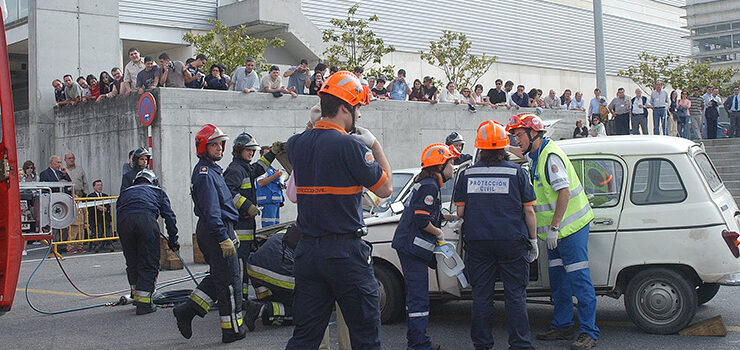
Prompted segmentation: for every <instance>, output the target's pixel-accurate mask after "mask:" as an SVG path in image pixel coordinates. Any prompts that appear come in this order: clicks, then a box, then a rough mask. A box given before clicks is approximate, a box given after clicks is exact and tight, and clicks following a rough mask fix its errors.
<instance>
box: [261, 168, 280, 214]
mask: <svg viewBox="0 0 740 350" xmlns="http://www.w3.org/2000/svg"><path fill="white" fill-rule="evenodd" d="M273 174H275V168H273V167H269V168H267V172H265V173H264V174H263V175H262V176H265V177H269V176H272V175H273ZM262 176H260V177H262ZM284 201H285V199H283V182H282V181H281V180H280V177H277V178H275V180H272V182H270V183H268V184H267V185H265V186H260V185H259V184H257V204H259V205H263V204H279V203H282V202H284Z"/></svg>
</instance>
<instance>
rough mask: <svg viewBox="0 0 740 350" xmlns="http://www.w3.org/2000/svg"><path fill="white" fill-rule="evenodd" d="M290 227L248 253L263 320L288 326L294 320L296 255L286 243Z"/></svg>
mask: <svg viewBox="0 0 740 350" xmlns="http://www.w3.org/2000/svg"><path fill="white" fill-rule="evenodd" d="M286 231H287V230H281V231H278V233H276V234H274V235H272V236H270V238H268V239H267V241H266V242H265V243H264V244H262V246H260V248H259V249H257V251H256V252H254V253H253V254H251V255H250V256H249V265H248V266H247V272H248V273H249V279H250V280H251V282H252V286H253V287H254V291H255V293H256V294H257V299H258V300H259V301H260V302H261V303H262V304H263V305H264V309H263V311H262V323H263V324H265V325H274V326H287V325H291V324H292V323H293V313H292V311H291V310H292V308H293V290H294V289H295V278H294V277H293V261H294V259H293V256H294V254H295V249H294V248H290V247H289V246H288V245H287V244H285V243H284V240H283V238H284V237H285V232H286Z"/></svg>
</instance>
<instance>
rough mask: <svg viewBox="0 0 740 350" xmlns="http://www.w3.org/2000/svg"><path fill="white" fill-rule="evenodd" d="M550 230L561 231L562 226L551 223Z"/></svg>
mask: <svg viewBox="0 0 740 350" xmlns="http://www.w3.org/2000/svg"><path fill="white" fill-rule="evenodd" d="M550 231H560V227H558V226H557V225H550Z"/></svg>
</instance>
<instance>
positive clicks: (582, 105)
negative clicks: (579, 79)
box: [568, 91, 586, 111]
mask: <svg viewBox="0 0 740 350" xmlns="http://www.w3.org/2000/svg"><path fill="white" fill-rule="evenodd" d="M568 109H573V110H576V111H585V110H586V101H585V100H584V99H583V93H582V92H580V91H576V97H575V98H574V99H572V100H571V101H570V105H568Z"/></svg>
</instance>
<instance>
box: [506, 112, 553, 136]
mask: <svg viewBox="0 0 740 350" xmlns="http://www.w3.org/2000/svg"><path fill="white" fill-rule="evenodd" d="M518 128H526V129H532V130H534V131H545V124H544V123H542V119H540V117H538V116H537V115H536V114H532V113H521V114H517V115H512V116H511V117H510V118H509V124H507V125H506V132H509V131H510V130H513V129H518Z"/></svg>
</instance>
